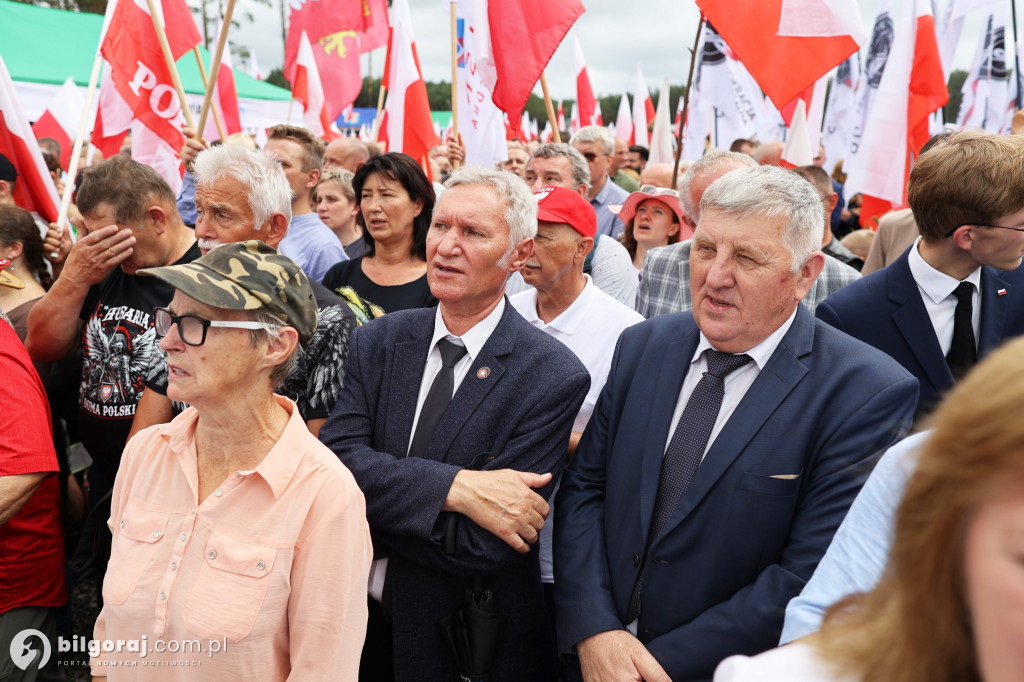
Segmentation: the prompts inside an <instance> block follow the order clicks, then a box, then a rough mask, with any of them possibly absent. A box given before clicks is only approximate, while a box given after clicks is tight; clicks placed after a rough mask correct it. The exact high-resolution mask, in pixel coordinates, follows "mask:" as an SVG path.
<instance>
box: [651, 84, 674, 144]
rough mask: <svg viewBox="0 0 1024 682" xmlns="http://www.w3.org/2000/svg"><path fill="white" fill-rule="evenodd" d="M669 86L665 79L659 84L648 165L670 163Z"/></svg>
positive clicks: (670, 118) (670, 116)
mask: <svg viewBox="0 0 1024 682" xmlns="http://www.w3.org/2000/svg"><path fill="white" fill-rule="evenodd" d="M669 92H670V89H669V84H668V78H667V77H666V78H665V79H664V80H662V83H661V94H659V95H658V109H657V111H656V112H655V114H654V128H653V130H651V152H650V158H649V162H650V163H672V162H673V161H675V154H673V153H672V115H671V114H670V113H669V111H670V108H669V104H668V100H669Z"/></svg>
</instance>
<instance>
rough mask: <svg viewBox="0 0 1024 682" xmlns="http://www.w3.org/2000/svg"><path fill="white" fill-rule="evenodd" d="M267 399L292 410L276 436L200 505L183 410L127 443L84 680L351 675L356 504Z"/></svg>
mask: <svg viewBox="0 0 1024 682" xmlns="http://www.w3.org/2000/svg"><path fill="white" fill-rule="evenodd" d="M277 400H278V403H279V404H281V405H282V406H283V407H285V409H287V410H288V411H289V413H290V415H291V416H290V418H289V420H288V424H287V426H286V427H285V430H284V432H283V433H282V434H281V438H280V439H279V440H278V441H277V443H276V444H275V445H274V447H273V448H271V450H270V452H268V453H267V455H266V457H265V458H264V459H263V461H262V462H260V464H259V466H257V467H256V468H255V469H253V470H252V471H238V472H236V473H234V474H232V475H230V476H229V477H228V478H227V480H225V481H224V482H223V483H222V484H221V485H220V487H219V488H217V489H215V491H214V492H213V493H212V494H211V495H210V496H209V497H208V498H207V499H205V500H202V501H201V502H200V500H199V499H198V490H199V476H198V471H197V467H196V446H195V429H196V422H197V420H198V418H199V413H198V412H197V411H196V409H195V408H189V409H188V410H186V411H185V412H183V413H182V414H181V415H179V416H178V417H177V418H176V419H175V420H174V421H172V422H171V423H170V424H161V425H159V426H154V427H152V428H149V429H146V430H145V431H142V432H140V433H139V434H138V435H137V436H135V438H133V439H132V440H131V442H129V443H128V446H127V448H126V449H125V452H124V456H123V457H122V460H121V466H120V469H119V470H118V472H117V480H116V482H115V484H114V489H113V497H112V499H111V512H110V521H109V525H110V528H111V530H112V532H113V536H114V538H113V545H112V547H111V554H110V563H109V565H108V568H107V574H106V579H105V580H104V582H103V600H104V607H103V610H102V612H101V613H100V615H99V618H98V619H97V620H96V628H95V633H94V638H95V640H97V642H98V645H99V646H102V645H103V643H104V640H113V641H112V642H111V643H110V644H108V646H114V647H115V650H114V651H111V652H104V653H101V654H100V655H99V656H98V657H95V658H93V659H92V672H93V674H94V675H98V676H102V675H106V676H107V677H108V678H109V679H110V680H111V681H114V680H118V679H145V680H158V681H159V680H199V679H209V680H268V681H269V680H302V681H304V682H305V681H307V680H310V681H315V680H332V681H334V680H356V678H357V673H358V669H359V653H360V650H361V648H362V645H363V638H364V636H365V634H366V615H367V614H366V580H367V575H368V573H369V568H370V560H371V557H372V548H371V544H370V529H369V526H368V525H367V523H366V504H365V500H364V499H363V494H362V492H360V490H359V487H358V486H357V485H356V482H355V479H354V478H353V477H352V474H351V473H350V472H349V471H348V469H346V468H345V467H344V465H342V464H341V462H340V461H339V460H338V458H337V457H336V456H335V455H334V453H332V452H331V451H330V450H328V449H327V448H326V447H325V446H324V445H323V444H321V443H320V442H319V441H318V440H316V438H315V437H313V436H312V435H311V434H310V433H309V431H308V430H307V429H306V425H305V424H304V423H303V421H302V418H301V417H300V416H299V412H298V410H297V409H295V404H294V403H293V402H292V401H290V400H288V399H287V398H282V397H280V396H277ZM116 640H125V643H124V644H123V645H122V650H121V651H120V652H118V651H117V650H116V646H117V645H116ZM132 641H134V642H136V643H137V644H136V645H135V647H134V648H135V649H137V650H138V651H131V650H130V649H131V648H132V646H131V642H132ZM158 648H164V649H166V651H165V652H163V653H161V652H159V651H157V649H158ZM142 650H145V651H146V654H145V655H143V654H142Z"/></svg>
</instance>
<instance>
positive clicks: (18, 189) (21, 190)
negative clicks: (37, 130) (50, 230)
mask: <svg viewBox="0 0 1024 682" xmlns="http://www.w3.org/2000/svg"><path fill="white" fill-rule="evenodd" d="M0 154H3V155H4V156H5V157H7V160H8V161H10V162H11V163H12V164H14V168H15V170H16V171H18V177H17V179H16V180H15V182H14V203H15V205H17V206H20V207H21V208H24V209H25V210H27V211H35V212H36V213H38V214H39V215H41V216H42V217H43V218H44V219H45V220H46V221H47V222H51V223H53V222H56V221H57V210H58V207H59V206H60V199H58V198H57V188H56V186H55V185H54V184H53V178H52V177H50V171H49V170H47V168H46V163H45V162H44V161H43V154H42V152H41V151H39V143H37V142H36V138H35V135H33V134H32V128H31V127H30V126H29V124H28V119H27V118H25V113H24V112H23V111H22V109H21V103H20V102H19V101H18V95H17V92H15V90H14V83H13V82H12V81H11V74H10V73H8V71H7V65H6V64H5V63H4V60H3V57H2V56H0Z"/></svg>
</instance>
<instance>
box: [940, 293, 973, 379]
mask: <svg viewBox="0 0 1024 682" xmlns="http://www.w3.org/2000/svg"><path fill="white" fill-rule="evenodd" d="M953 295H954V296H956V312H954V313H953V343H952V344H950V346H949V352H948V353H947V354H946V364H947V365H949V371H950V372H952V373H953V378H954V379H956V380H957V381H960V379H961V378H962V377H963V375H965V374H967V371H968V370H969V369H970V368H971V367H974V363H975V362H976V361H977V359H978V349H977V347H976V346H975V345H974V285H973V284H971V283H970V282H960V284H958V285H956V290H955V291H954V292H953Z"/></svg>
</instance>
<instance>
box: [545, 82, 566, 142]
mask: <svg viewBox="0 0 1024 682" xmlns="http://www.w3.org/2000/svg"><path fill="white" fill-rule="evenodd" d="M540 87H541V90H543V91H544V108H545V109H546V110H547V112H548V121H550V122H551V130H552V133H551V134H552V137H553V138H554V140H555V143H556V144H557V143H560V142H561V141H562V135H561V133H560V132H559V131H558V120H557V119H555V105H554V104H552V103H551V93H549V92H548V79H547V78H546V77H545V76H544V72H543V71H541V72H540Z"/></svg>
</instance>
